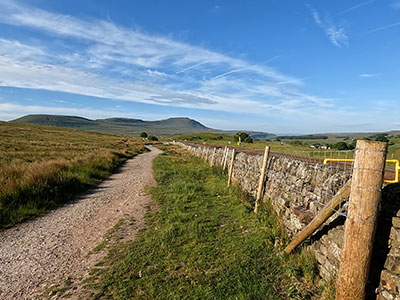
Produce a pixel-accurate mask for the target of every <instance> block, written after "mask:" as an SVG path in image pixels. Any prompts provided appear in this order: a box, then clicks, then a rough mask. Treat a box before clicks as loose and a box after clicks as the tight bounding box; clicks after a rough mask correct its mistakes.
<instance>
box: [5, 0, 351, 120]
mask: <svg viewBox="0 0 400 300" xmlns="http://www.w3.org/2000/svg"><path fill="white" fill-rule="evenodd" d="M313 17H314V20H315V22H316V23H317V24H318V25H319V26H322V27H323V28H324V30H325V31H326V33H327V34H328V36H329V38H330V41H331V42H332V43H333V44H334V45H336V46H339V47H340V46H341V45H343V44H345V43H346V42H347V37H346V36H345V34H344V31H343V30H342V29H341V28H337V27H335V26H334V25H332V26H333V27H332V26H331V27H329V26H326V22H325V21H322V20H321V19H320V17H319V14H318V13H317V11H313ZM0 22H3V23H7V24H11V25H13V26H19V27H23V28H25V27H27V28H29V29H30V30H32V29H35V30H37V31H39V32H40V33H41V34H42V35H43V36H44V37H47V38H46V39H43V41H42V43H41V44H40V43H39V42H37V43H36V44H35V45H28V44H24V43H23V42H21V41H9V40H6V39H0V86H11V87H19V88H30V89H44V90H49V91H61V92H66V93H72V94H80V95H86V96H94V97H100V98H109V99H117V100H123V101H133V102H141V103H150V104H158V105H166V106H179V107H187V108H200V109H209V110H216V111H227V112H243V113H255V114H261V115H265V114H268V113H270V112H275V113H276V112H277V111H278V112H279V113H282V114H290V115H293V114H297V115H302V114H304V115H307V116H313V115H315V114H320V115H324V114H326V112H327V111H328V110H329V109H331V107H332V104H331V103H332V101H331V100H330V99H321V98H319V97H316V96H313V95H307V94H306V93H304V92H302V91H300V90H299V89H300V88H301V87H302V85H303V80H302V79H299V78H296V77H293V76H289V75H286V74H283V73H281V72H279V71H277V70H275V69H274V68H270V67H268V66H261V65H256V64H254V63H251V62H248V61H246V60H243V59H238V58H235V57H232V56H228V55H225V54H221V53H218V52H215V51H212V50H209V49H206V48H204V47H198V46H193V45H189V44H187V43H183V42H178V41H175V40H173V39H171V38H166V37H160V36H155V35H150V34H146V33H142V32H139V31H137V30H135V29H131V28H124V27H120V26H117V25H115V24H113V23H111V22H108V21H107V22H106V21H101V20H90V21H87V20H81V19H77V18H74V17H71V16H65V15H60V14H54V13H50V12H47V11H43V10H40V9H37V8H34V7H29V6H24V5H21V4H18V3H17V2H11V1H8V0H3V1H2V2H1V3H0ZM48 35H51V40H55V41H57V42H60V43H61V44H62V42H65V44H68V45H70V44H73V43H69V42H70V40H73V41H78V42H80V43H79V44H80V47H81V48H73V47H72V46H71V47H72V48H68V47H66V48H68V49H66V50H65V49H64V50H63V51H61V52H60V50H59V49H58V47H54V46H52V44H51V41H49V39H48ZM57 45H58V44H57ZM274 58H275V57H274ZM274 58H273V59H274ZM271 60H272V59H271Z"/></svg>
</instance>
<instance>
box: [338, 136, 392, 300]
mask: <svg viewBox="0 0 400 300" xmlns="http://www.w3.org/2000/svg"><path fill="white" fill-rule="evenodd" d="M386 153H387V143H381V142H373V141H365V140H359V141H357V147H356V153H355V162H354V168H353V176H352V180H351V192H350V200H349V208H348V213H347V219H346V223H345V231H344V241H343V247H342V257H341V264H340V269H339V274H338V280H337V284H336V300H363V299H365V286H366V283H367V280H368V273H369V267H370V262H371V254H372V247H373V242H374V237H375V229H376V221H377V215H378V205H379V202H380V198H381V189H382V183H383V173H384V168H385V159H386Z"/></svg>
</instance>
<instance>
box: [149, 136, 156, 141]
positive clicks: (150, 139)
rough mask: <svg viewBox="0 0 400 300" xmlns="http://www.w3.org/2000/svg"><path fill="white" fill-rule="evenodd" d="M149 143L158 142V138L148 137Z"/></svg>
mask: <svg viewBox="0 0 400 300" xmlns="http://www.w3.org/2000/svg"><path fill="white" fill-rule="evenodd" d="M149 141H158V138H157V137H155V136H154V135H151V136H149Z"/></svg>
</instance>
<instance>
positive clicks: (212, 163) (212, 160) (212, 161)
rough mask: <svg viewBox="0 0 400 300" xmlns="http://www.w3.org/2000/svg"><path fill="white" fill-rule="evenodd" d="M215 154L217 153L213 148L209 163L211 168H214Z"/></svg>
mask: <svg viewBox="0 0 400 300" xmlns="http://www.w3.org/2000/svg"><path fill="white" fill-rule="evenodd" d="M215 152H217V148H214V150H213V153H212V156H211V163H210V165H211V167H213V166H214V161H215Z"/></svg>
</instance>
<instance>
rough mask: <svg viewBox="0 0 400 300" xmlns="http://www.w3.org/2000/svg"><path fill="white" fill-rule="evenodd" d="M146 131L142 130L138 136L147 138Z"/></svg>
mask: <svg viewBox="0 0 400 300" xmlns="http://www.w3.org/2000/svg"><path fill="white" fill-rule="evenodd" d="M147 136H148V135H147V133H146V132H142V133H141V134H140V137H142V138H147Z"/></svg>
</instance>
